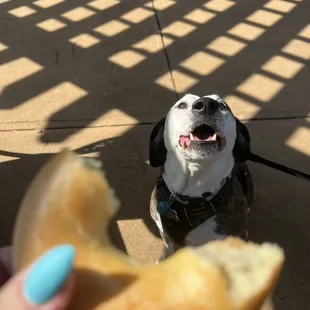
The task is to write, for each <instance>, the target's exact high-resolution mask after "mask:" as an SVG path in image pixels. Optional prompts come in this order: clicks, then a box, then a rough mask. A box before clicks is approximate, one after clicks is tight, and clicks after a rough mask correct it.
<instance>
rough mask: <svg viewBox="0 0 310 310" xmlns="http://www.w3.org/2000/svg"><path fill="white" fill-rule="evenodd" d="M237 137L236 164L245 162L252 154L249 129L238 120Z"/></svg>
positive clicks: (235, 148)
mask: <svg viewBox="0 0 310 310" xmlns="http://www.w3.org/2000/svg"><path fill="white" fill-rule="evenodd" d="M236 131H237V137H236V141H235V146H234V149H233V155H234V158H235V162H237V163H238V162H239V163H240V162H245V161H246V160H248V159H249V155H250V152H251V138H250V134H249V131H248V129H247V128H246V126H245V125H244V124H242V123H241V122H240V121H239V120H238V119H237V118H236Z"/></svg>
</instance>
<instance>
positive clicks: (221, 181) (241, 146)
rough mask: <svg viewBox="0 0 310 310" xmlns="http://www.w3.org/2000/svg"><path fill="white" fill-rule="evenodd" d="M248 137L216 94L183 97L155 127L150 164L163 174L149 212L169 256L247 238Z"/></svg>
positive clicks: (250, 199) (249, 201)
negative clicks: (220, 241)
mask: <svg viewBox="0 0 310 310" xmlns="http://www.w3.org/2000/svg"><path fill="white" fill-rule="evenodd" d="M248 152H250V135H249V132H248V130H247V128H246V126H245V125H244V124H242V123H241V122H240V121H239V120H238V119H237V118H236V117H235V116H234V115H233V113H232V111H231V109H230V108H229V106H228V105H227V103H226V102H225V101H224V100H223V99H222V98H221V97H220V96H218V95H216V94H213V95H208V96H203V97H199V96H196V95H192V94H186V95H185V96H184V97H183V98H181V99H180V100H178V101H177V102H176V103H175V104H174V105H173V106H172V107H171V109H170V110H169V112H168V114H167V115H166V116H165V117H164V118H163V119H161V120H160V121H159V122H158V123H157V124H156V125H155V127H154V128H153V130H152V132H151V135H150V140H149V162H150V165H151V166H152V167H160V168H161V169H160V170H161V174H160V176H159V177H158V179H157V181H156V185H155V187H154V190H153V192H152V195H151V201H150V214H151V217H152V219H153V220H154V221H155V223H156V225H157V227H158V229H159V232H160V235H161V237H162V239H163V242H164V253H163V255H162V257H161V259H160V260H162V259H165V258H167V257H168V256H170V255H171V254H173V253H174V252H175V251H176V250H177V249H179V248H181V247H184V246H186V245H189V246H198V245H201V244H204V243H206V242H208V241H211V240H214V239H220V238H224V237H226V236H228V235H232V236H238V237H240V238H242V239H245V240H247V237H248V236H247V234H248V233H247V221H248V212H249V210H250V206H251V205H252V202H253V196H254V194H253V181H252V177H251V174H250V171H249V169H248V167H247V165H246V164H245V159H246V155H247V154H248Z"/></svg>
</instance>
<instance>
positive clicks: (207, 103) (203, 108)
mask: <svg viewBox="0 0 310 310" xmlns="http://www.w3.org/2000/svg"><path fill="white" fill-rule="evenodd" d="M192 109H193V110H194V111H195V112H198V113H200V114H214V113H215V112H217V110H218V109H219V103H218V102H217V101H216V100H214V99H212V98H200V99H198V100H196V101H195V102H194V103H193V105H192Z"/></svg>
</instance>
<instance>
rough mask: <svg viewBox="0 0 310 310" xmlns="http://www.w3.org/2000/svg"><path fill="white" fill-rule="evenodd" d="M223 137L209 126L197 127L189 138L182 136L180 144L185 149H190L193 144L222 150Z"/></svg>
mask: <svg viewBox="0 0 310 310" xmlns="http://www.w3.org/2000/svg"><path fill="white" fill-rule="evenodd" d="M222 139H223V137H222V136H221V134H220V133H219V132H216V131H215V130H214V129H213V128H212V127H211V126H209V125H200V126H198V127H196V128H195V129H194V130H193V131H192V132H191V133H190V134H189V135H188V136H180V139H179V144H180V146H181V147H182V148H183V149H189V147H190V146H191V145H192V144H197V143H199V144H204V145H206V146H218V148H219V149H220V148H221V142H222Z"/></svg>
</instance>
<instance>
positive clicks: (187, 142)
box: [180, 136, 191, 149]
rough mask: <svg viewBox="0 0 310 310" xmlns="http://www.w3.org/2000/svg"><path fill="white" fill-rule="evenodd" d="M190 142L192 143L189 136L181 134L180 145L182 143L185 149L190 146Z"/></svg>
mask: <svg viewBox="0 0 310 310" xmlns="http://www.w3.org/2000/svg"><path fill="white" fill-rule="evenodd" d="M190 143H191V139H190V137H189V136H181V137H180V145H181V146H182V147H183V148H184V149H186V148H188V147H189V145H190Z"/></svg>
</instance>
